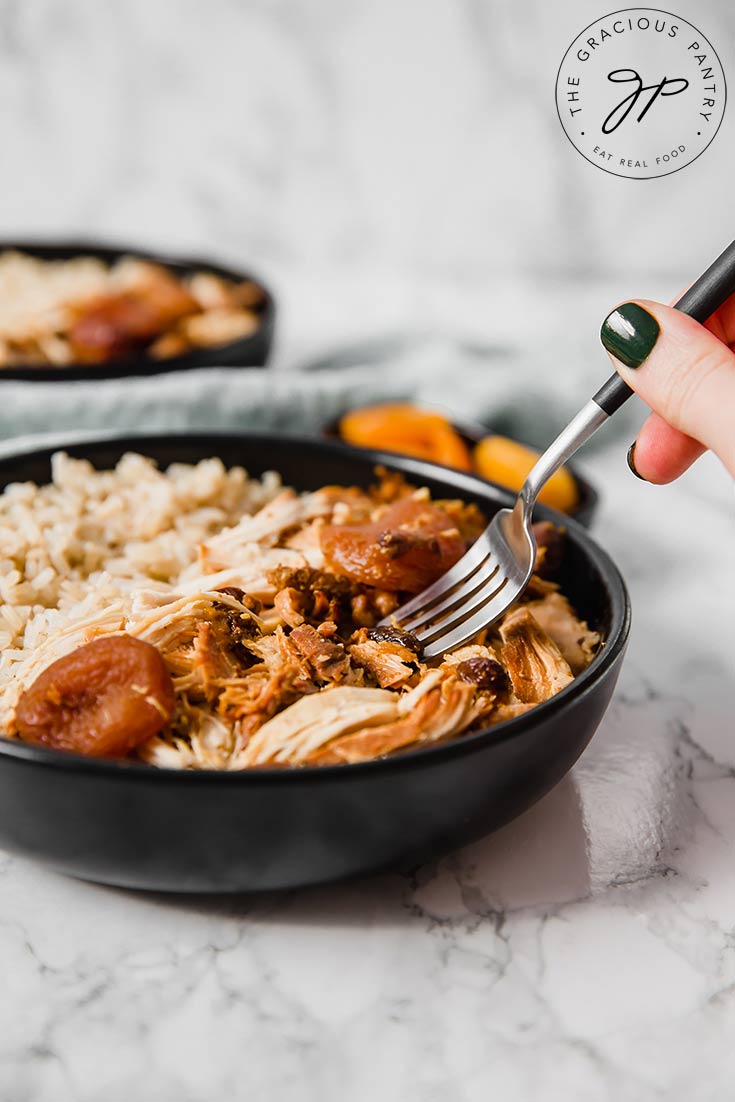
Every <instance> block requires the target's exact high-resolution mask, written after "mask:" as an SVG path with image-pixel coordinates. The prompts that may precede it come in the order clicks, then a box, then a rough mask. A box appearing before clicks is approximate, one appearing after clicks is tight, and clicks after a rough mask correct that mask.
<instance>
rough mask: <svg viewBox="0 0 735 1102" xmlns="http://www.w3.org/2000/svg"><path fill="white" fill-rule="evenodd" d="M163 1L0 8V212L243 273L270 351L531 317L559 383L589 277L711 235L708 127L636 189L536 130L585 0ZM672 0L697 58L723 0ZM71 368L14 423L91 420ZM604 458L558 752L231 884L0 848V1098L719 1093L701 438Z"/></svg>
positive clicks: (720, 923)
mask: <svg viewBox="0 0 735 1102" xmlns="http://www.w3.org/2000/svg"><path fill="white" fill-rule="evenodd" d="M175 7H176V14H175V17H174V15H173V14H172V9H171V6H170V5H162V4H158V5H157V4H151V3H150V2H149V0H124V2H123V3H120V4H115V5H104V4H97V5H90V4H89V3H86V2H85V0H65V3H64V5H63V6H61V5H59V4H58V3H56V2H55V0H36V2H35V3H34V4H19V3H17V2H11V0H4V2H3V0H0V61H1V62H2V64H1V65H0V87H2V90H3V95H2V96H1V97H0V119H1V120H2V126H3V143H4V144H3V150H4V154H5V160H6V162H7V163H8V164H9V165H13V166H16V169H15V171H10V172H6V173H5V175H4V180H3V192H2V194H3V204H2V210H0V230H1V231H2V234H3V235H4V237H5V238H7V239H10V240H14V239H17V238H24V237H27V236H30V237H39V236H40V237H45V236H51V237H59V236H62V237H63V236H77V235H81V236H84V237H95V236H101V237H113V238H117V239H120V240H123V241H125V242H131V241H132V242H135V241H147V242H148V243H149V244H151V245H152V246H155V245H156V244H158V245H161V246H162V247H170V248H172V249H175V250H177V251H191V252H194V253H203V254H205V255H213V254H221V255H222V256H223V257H224V258H225V259H230V260H232V261H233V262H241V263H242V264H243V265H244V266H246V267H248V268H252V269H253V270H255V271H257V272H259V273H262V275H263V276H264V277H265V278H266V279H267V280H268V281H269V283H270V284H271V285H272V286H273V287H274V288H275V289H276V290H277V293H278V296H279V307H280V308H281V313H280V316H279V323H278V324H279V333H278V340H277V350H276V360H277V364H278V366H279V367H281V368H283V367H289V366H293V365H294V364H300V363H302V362H303V361H304V360H307V359H309V358H312V357H318V356H319V355H320V354H321V353H322V352H323V350H324V347H325V346H327V345H328V344H329V343H330V342H332V343H334V344H339V343H340V342H343V341H346V340H354V339H359V338H362V337H365V336H369V335H374V334H375V333H381V332H383V333H390V332H392V331H396V330H397V331H399V332H400V331H406V329H409V330H411V329H418V330H419V331H422V332H423V331H425V330H426V328H427V327H428V326H433V328H434V330H435V331H436V332H438V333H442V334H450V335H451V334H454V335H457V336H459V337H461V338H463V339H466V340H467V341H468V342H476V343H477V344H478V345H482V344H484V343H492V342H493V341H498V342H500V343H507V344H514V343H516V341H518V340H519V339H523V340H524V341H536V342H537V343H538V342H545V344H546V346H547V350H548V355H547V357H546V360H545V361H544V364H543V366H539V368H538V372H537V373H538V375H539V377H541V378H542V381H543V383H544V384H545V383H546V382H547V381H548V383H549V384H551V382H552V380H553V381H554V382H556V377H555V376H554V374H553V368H554V364H555V361H558V362H559V363H560V364H561V365H563V366H565V367H566V366H567V365H568V364H569V363H570V362H571V360H572V359H574V362H575V364H577V365H578V367H579V371H578V372H577V377H576V380H571V379H569V384H570V388H571V389H573V391H574V393H575V394H577V393H578V394H579V397H580V399H582V400H583V399H584V398H586V397H587V395H588V394H589V393H592V391H593V389H595V388H596V386H595V387H593V386H592V384H593V383H595V384H597V383H599V381H600V379H599V375H598V374H596V373H598V372H600V371H601V370H604V368H605V366H606V365H605V364H603V367H602V368H601V367H600V360H599V358H598V359H596V360H594V361H592V360H588V359H587V357H588V355H589V347H591V346H590V345H589V344H588V343H587V342H586V341H585V340H581V341H580V342H579V346H578V347H577V349H576V352H575V354H574V356H571V354H570V352H569V343H570V341H572V340H573V339H574V334H575V333H580V334H581V333H588V334H591V338H592V343H594V336H595V334H596V331H597V327H598V326H599V321H600V319H601V317H602V314H603V311H604V309H605V307H607V306H612V305H613V303H614V302H615V301H617V300H619V299H620V297H621V296H623V295H629V294H632V293H634V294H641V293H645V294H647V295H649V296H656V295H658V296H660V297H662V298H669V297H671V296H672V295H673V294H675V293H676V291H677V289H679V288H681V287H683V286H684V285H685V284H686V282H687V281H688V280H690V279H692V278H694V277H695V276H696V274H697V272H698V271H699V270H701V267H702V266H703V265H704V263H705V261H706V262H709V260H710V259H711V258H712V257H714V256H715V255H716V254H717V252H719V251H720V249H721V248H722V245H723V244H724V240H723V232H724V233H725V234H727V230H726V229H725V230H724V231H723V229H722V227H723V226H726V225H727V223H728V219H731V214H732V177H733V169H734V167H735V157H734V153H733V151H734V150H735V144H734V143H733V142H732V140H731V137H730V135H731V133H732V131H731V130H730V131H728V130H727V126H728V122H727V118H726V120H725V125H724V126H723V128H722V133H721V135H720V137H719V138H718V140H717V141H716V142H714V143H713V144H712V147H711V148H710V150H708V151H707V154H706V155H705V156H703V157H701V158H700V159H699V160H698V161H697V162H696V163H695V164H693V165H691V166H690V167H689V168H687V170H686V171H685V172H678V173H675V174H673V175H671V176H668V177H666V178H664V179H662V180H657V181H650V182H649V184H650V186H648V184H646V185H641V184H638V183H636V182H633V181H628V180H620V179H618V178H616V177H613V176H610V175H609V174H606V173H602V172H599V171H597V170H596V169H594V168H593V167H592V166H590V165H589V164H587V163H586V162H585V161H584V160H583V159H582V158H581V157H579V156H577V155H576V154H575V153H574V151H573V150H572V149H571V147H570V146H569V143H568V142H567V140H566V138H565V137H564V135H563V133H562V131H561V128H560V127H558V126H557V120H556V112H555V109H554V104H553V83H554V78H555V74H556V71H557V68H558V64H559V60H560V58H561V56H562V54H563V51H564V50H565V49H566V48H567V46H568V44H569V42H570V41H571V39H572V37H573V36H574V35H575V34H576V33H578V31H579V30H580V28H581V27H582V26H584V25H585V23H587V22H589V4H588V3H586V2H585V0H558V2H557V3H555V4H553V5H552V4H548V3H542V2H541V0H527V2H526V4H525V7H524V6H522V5H518V4H516V3H513V4H511V3H506V4H503V3H500V4H482V3H478V2H477V0H467V2H466V3H459V4H447V3H438V4H424V3H419V2H418V0H413V2H407V3H403V4H399V5H396V4H395V3H390V2H388V0H369V2H368V0H353V2H352V3H350V4H348V5H345V4H342V5H340V4H335V3H334V2H333V0H312V3H310V4H309V5H298V4H296V5H294V4H290V3H276V4H273V3H271V4H267V3H257V4H243V3H238V2H236V0H210V3H209V4H207V5H202V4H201V3H199V4H197V3H180V4H178V5H175ZM677 11H679V12H680V13H681V14H682V15H683V16H686V17H687V18H691V19H693V20H694V22H695V23H697V25H700V20H701V26H702V27H703V30H704V31H706V33H707V34H708V36H709V37H710V38H711V40H712V41H713V42H714V43H716V44H717V47H718V49H719V50H720V56H721V57H722V59H723V62H725V63H727V57H728V54H727V50H728V43H729V44H730V46H731V45H732V28H733V24H734V21H735V7H733V5H728V4H725V3H722V0H679V6H678V7H677ZM731 55H732V50H731V49H730V60H731V61H732V56H731ZM729 117H730V122H732V109H731V111H730V116H729ZM90 149H92V150H93V154H94V155H93V156H90ZM17 166H21V168H22V170H18V169H17ZM687 212H689V217H688V220H687ZM373 268H374V269H375V270H373ZM646 272H647V273H648V276H646V274H645V273H646ZM299 273H300V274H299ZM600 279H607V283H606V284H605V285H604V286H602V285H601V284H600V283H599V280H600ZM594 355H595V356H597V357H599V350H598V349H596V348H595V350H594ZM588 362H589V370H588V371H587V373H586V374H585V371H584V370H583V368H584V365H585V364H586V363H588ZM171 385H176V380H175V379H174V380H173V382H172V383H171ZM129 389H130V388H129ZM163 390H164V396H165V394H167V393H168V391H166V390H165V388H163ZM75 393H76V395H77V397H76V403H77V404H76V406H74V407H73V406H72V403H71V400H70V395H69V394H67V396H66V397H67V401H66V404H65V403H64V401H62V402H61V403H59V402H58V400H57V395H56V394H54V395H53V399H54V403H53V404H50V405H49V406H48V407H46V408H45V411H44V412H43V416H42V417H40V418H39V417H37V418H36V421H35V423H34V424H33V425H30V423H29V422H28V421H27V422H26V431H31V430H32V431H34V432H37V431H40V430H41V429H46V428H49V427H51V426H56V427H59V423H60V422H61V421H62V420H64V421H65V423H64V425H63V427H64V429H66V428H67V427H68V425H69V423H70V422H71V421H72V420H73V419H74V418H77V424H76V427H77V428H80V427H82V425H86V426H87V427H89V426H88V420H84V417H83V415H84V410H83V408H81V407H83V406H84V405H85V400H84V394H82V395H81V398H80V397H79V394H80V392H79V391H78V390H77V391H76V392H75ZM113 393H114V394H116V393H117V392H114V391H113ZM47 400H48V396H47ZM244 400H245V399H243V401H244ZM15 402H16V405H15V406H13V405H12V404H11V396H10V394H9V392H8V391H7V390H4V391H3V396H2V409H0V424H3V423H7V422H8V420H10V421H12V420H13V418H15V419H16V420H20V418H21V416H27V414H28V404H27V403H26V405H25V406H23V404H22V402H21V401H20V399H18V398H17V397H16V398H15ZM36 402H37V395H36V394H34V396H33V403H36ZM147 408H148V407H147V406H146V404H145V402H143V403H140V404H139V406H137V407H136V408H135V411H134V412H131V410H132V404H131V402H130V401H129V406H128V416H129V418H130V420H131V423H133V424H139V425H140V427H141V428H145V427H147V426H146V424H145V423H144V416H143V415H139V410H142V411H143V414H145V412H146V410H147ZM626 412H628V411H627V410H626ZM115 424H118V422H117V421H115ZM3 431H4V430H3ZM19 431H20V430H19ZM624 454H625V446H624V443H623V441H622V440H621V438H617V439H616V440H613V439H612V437H610V438H609V439H608V441H607V444H606V446H604V447H602V448H601V449H598V450H597V451H593V452H591V453H590V455H589V457H588V458H585V460H584V461H583V465H584V466H585V468H586V469H587V471H588V472H589V473H590V475H591V477H592V478H593V479H595V481H596V482H598V483H599V485H600V487H601V488H602V490H603V492H604V500H603V504H602V507H601V510H600V514H599V518H598V520H597V522H596V527H595V531H596V535H597V537H598V538H599V540H600V542H601V543H602V544H603V545H604V546H605V547H606V548H607V549H608V550H609V551H610V552H611V554H612V555H613V557H614V558H615V559H616V561H617V562H618V563H619V565H620V567H621V569H622V571H623V573H624V575H625V577H626V579H627V581H628V584H629V587H630V590H631V595H632V599H633V606H634V626H633V633H632V639H631V644H630V648H629V652H628V656H627V659H626V662H625V666H624V670H623V674H622V677H621V681H620V684H619V687H618V690H617V692H616V695H615V698H614V701H613V704H612V707H611V708H610V711H609V712H608V714H607V716H606V718H605V720H604V722H603V724H602V726H601V727H600V729H599V731H598V733H597V735H596V736H595V738H594V740H593V742H592V744H591V745H590V747H589V748H588V750H587V751H586V753H585V754H584V755H583V757H582V758H581V760H580V761H579V763H578V764H577V766H576V767H575V769H574V770H573V772H572V773H571V775H570V776H569V777H567V779H566V780H565V781H564V782H563V783H562V784H561V785H559V786H558V788H557V789H556V790H555V791H553V792H552V793H551V794H550V795H549V796H548V797H547V798H546V799H545V800H543V801H542V802H541V803H540V804H538V805H537V806H536V807H535V808H533V809H532V810H531V811H529V812H528V813H527V814H526V815H524V816H523V817H522V818H520V819H519V820H517V821H516V822H514V823H513V824H511V825H510V826H508V827H506V828H505V829H504V830H502V831H500V832H498V833H497V834H495V835H494V836H492V837H489V838H487V839H485V840H484V841H482V842H479V843H477V844H476V845H473V846H471V847H469V848H468V849H465V850H463V851H462V852H460V853H457V854H455V855H453V856H451V857H448V858H446V859H444V860H441V861H440V862H438V863H437V864H435V865H429V866H426V867H424V868H421V869H419V870H417V871H416V873H415V875H414V876H412V877H404V876H398V875H384V876H380V877H376V878H371V879H367V880H364V881H361V882H357V883H351V884H348V885H344V886H334V887H329V888H322V889H319V890H316V889H315V890H310V891H300V892H297V893H293V894H286V895H282V896H277V897H275V896H269V897H267V898H263V899H257V900H248V899H184V898H166V897H161V896H153V895H142V894H137V895H136V894H131V893H126V892H123V891H116V890H112V889H107V888H100V887H96V886H94V885H88V884H84V883H79V882H75V881H72V880H68V879H65V878H63V877H61V876H59V875H56V874H55V873H52V872H49V871H47V870H45V869H43V868H42V867H40V866H37V865H33V864H31V863H29V862H27V861H24V860H20V859H14V858H11V857H8V856H4V855H2V854H0V975H1V976H2V983H1V986H0V1099H2V1102H129V1100H130V1099H135V1098H138V1099H140V1100H141V1102H169V1100H170V1102H210V1100H211V1102H237V1100H240V1099H243V1100H244V1099H247V1102H312V1100H315V1102H316V1100H318V1102H333V1100H334V1102H375V1100H376V1099H380V1100H381V1102H488V1100H489V1099H493V1100H496V1099H497V1100H500V1102H527V1100H536V1099H543V1100H544V1102H577V1100H579V1102H648V1100H651V1102H653V1100H666V1102H670V1100H673V1102H680V1100H681V1102H723V1100H725V1099H730V1098H732V1097H733V1083H734V1082H735V1043H733V1038H734V1037H735V876H734V875H733V870H734V868H735V862H734V860H733V858H734V857H735V853H734V850H735V720H734V716H735V687H734V670H733V643H732V627H731V622H732V617H733V610H734V609H735V605H734V603H733V597H734V596H735V594H734V584H735V583H734V582H733V569H732V564H733V553H732V546H733V536H734V535H735V532H734V531H733V495H732V485H731V483H730V481H729V480H728V479H727V477H726V476H725V474H724V472H723V470H722V469H721V468H720V466H719V465H718V464H717V463H716V462H715V461H714V460H711V459H707V460H705V461H702V462H701V463H700V464H698V465H697V468H696V470H695V471H693V472H691V473H690V474H688V475H687V476H686V477H685V478H683V479H682V480H681V481H680V482H679V483H678V484H677V485H676V486H673V487H670V488H665V489H657V488H652V487H650V486H647V485H643V484H641V483H639V482H637V481H636V480H635V479H634V478H633V477H632V476H631V475H630V474H629V472H628V471H627V468H626V466H625V461H624ZM695 564H696V566H695Z"/></svg>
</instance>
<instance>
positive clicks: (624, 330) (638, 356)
mask: <svg viewBox="0 0 735 1102" xmlns="http://www.w3.org/2000/svg"><path fill="white" fill-rule="evenodd" d="M660 332H661V328H660V326H659V324H658V322H657V321H656V319H655V318H654V317H653V315H652V314H649V313H648V310H644V309H643V307H642V306H638V304H637V303H635V302H625V303H623V305H622V306H618V308H617V310H613V312H612V313H611V314H608V315H607V317H606V318H605V320H604V321H603V323H602V329H601V330H600V340H601V341H602V343H603V344H604V345H605V348H606V349H607V350H608V352H609V353H610V355H611V356H614V357H615V359H616V360H620V362H621V363H623V364H625V366H626V367H640V366H641V364H642V363H643V361H644V360H645V359H646V357H647V356H648V355H649V353H650V351H651V349H652V348H653V346H654V344H655V343H656V341H657V340H658V335H659V333H660Z"/></svg>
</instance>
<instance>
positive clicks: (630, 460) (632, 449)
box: [625, 440, 647, 482]
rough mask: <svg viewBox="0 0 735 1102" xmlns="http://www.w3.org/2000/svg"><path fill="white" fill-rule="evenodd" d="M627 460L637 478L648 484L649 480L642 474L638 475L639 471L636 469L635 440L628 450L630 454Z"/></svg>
mask: <svg viewBox="0 0 735 1102" xmlns="http://www.w3.org/2000/svg"><path fill="white" fill-rule="evenodd" d="M625 460H626V462H627V464H628V466H629V467H630V469H631V471H632V472H633V474H634V475H635V476H636V478H640V480H641V482H646V481H647V479H645V478H644V477H643V475H642V474H638V471H637V470H636V469H635V440H634V441H633V443H632V444H631V445H630V447H629V448H628V454H627V455H626V457H625Z"/></svg>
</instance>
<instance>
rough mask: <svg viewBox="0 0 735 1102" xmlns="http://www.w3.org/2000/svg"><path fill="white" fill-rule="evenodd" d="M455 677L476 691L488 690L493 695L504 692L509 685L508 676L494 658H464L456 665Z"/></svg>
mask: <svg viewBox="0 0 735 1102" xmlns="http://www.w3.org/2000/svg"><path fill="white" fill-rule="evenodd" d="M457 677H458V678H459V679H460V681H469V682H470V683H471V684H473V685H477V687H478V689H489V690H491V691H492V692H494V693H502V692H505V691H506V690H507V689H508V688H509V685H510V682H509V680H508V674H507V673H506V672H505V670H504V669H503V667H502V666H501V665H500V663H499V662H496V661H495V659H494V658H483V657H481V656H479V657H477V658H466V659H465V661H464V662H459V663H458V665H457Z"/></svg>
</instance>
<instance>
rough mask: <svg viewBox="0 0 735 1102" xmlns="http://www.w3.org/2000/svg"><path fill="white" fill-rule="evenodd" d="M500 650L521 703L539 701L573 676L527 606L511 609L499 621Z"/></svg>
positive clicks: (535, 702) (551, 694)
mask: <svg viewBox="0 0 735 1102" xmlns="http://www.w3.org/2000/svg"><path fill="white" fill-rule="evenodd" d="M500 638H501V639H502V644H501V647H500V654H501V658H502V660H503V664H504V666H505V668H506V670H507V671H508V675H509V677H510V680H511V682H512V684H513V692H514V694H515V696H516V699H517V701H518V702H519V703H521V704H540V703H541V701H543V700H548V699H549V697H550V696H554V694H555V693H558V692H560V691H561V690H562V689H563V688H564V687H565V686H566V685H568V684H569V682H570V681H571V680H572V677H573V675H572V671H571V669H570V668H569V663H568V662H567V661H566V659H565V658H563V656H562V654H561V651H560V650H559V648H558V647H557V645H556V643H555V642H554V641H553V640H552V639H550V638H549V636H548V635H547V634H546V632H544V631H542V630H541V628H540V627H539V625H538V623H537V622H536V620H535V619H534V618H533V616H532V615H531V613H530V612H529V611H528V609H527V608H523V607H522V608H517V609H515V610H513V611H512V612H509V613H508V614H507V615H506V616H505V617H504V618H503V621H502V623H501V625H500Z"/></svg>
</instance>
